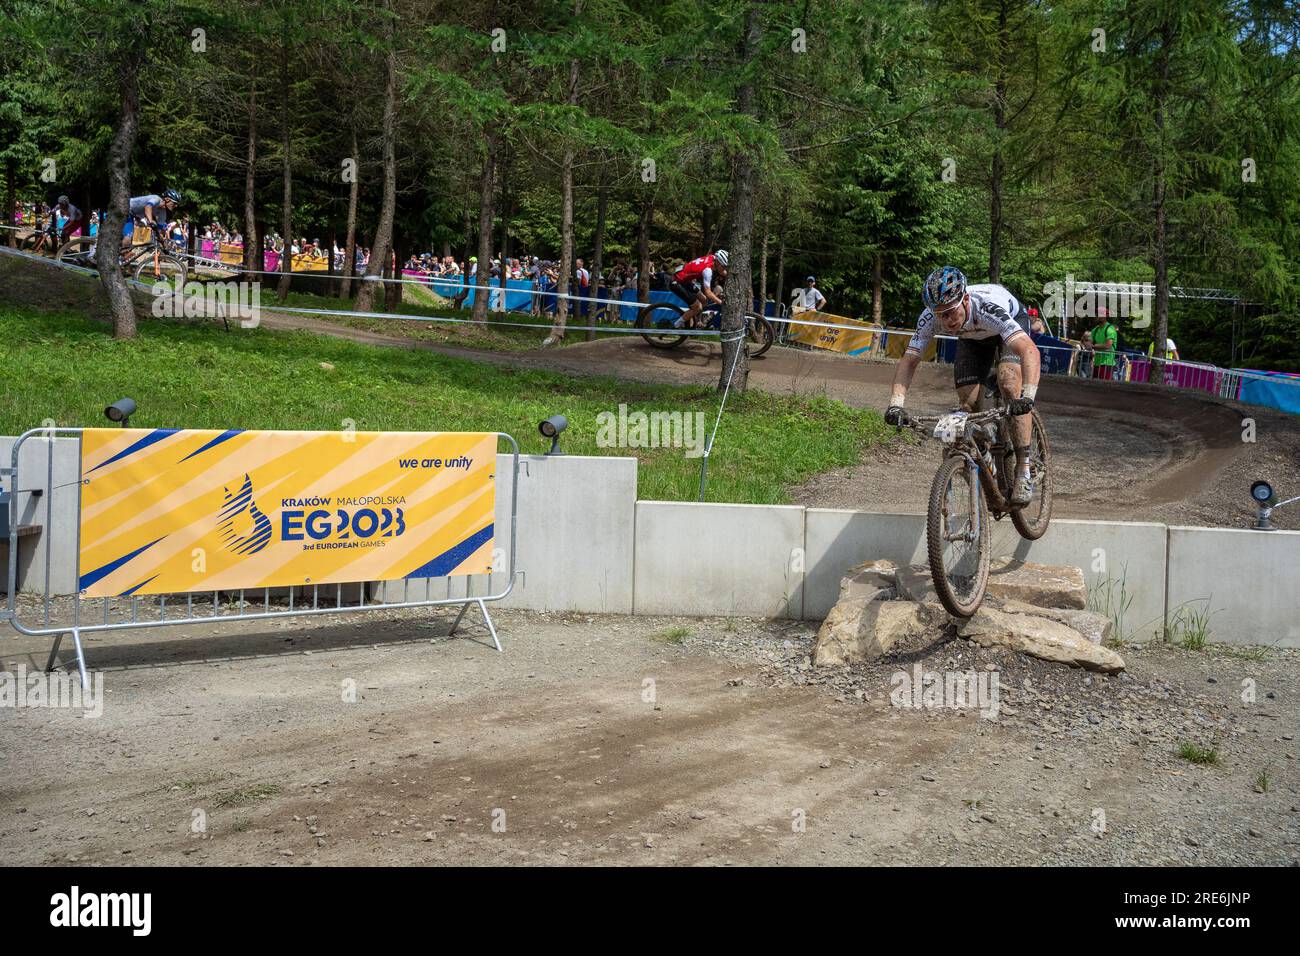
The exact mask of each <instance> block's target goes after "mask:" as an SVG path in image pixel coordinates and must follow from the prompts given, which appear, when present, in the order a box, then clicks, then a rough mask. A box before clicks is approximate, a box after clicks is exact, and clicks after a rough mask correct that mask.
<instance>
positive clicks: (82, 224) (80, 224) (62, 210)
mask: <svg viewBox="0 0 1300 956" xmlns="http://www.w3.org/2000/svg"><path fill="white" fill-rule="evenodd" d="M59 216H62V217H63V229H62V230H60V233H59V242H60V243H64V242H67V241H68V240H69V239H71V238H72V234H73V233H74V232H76V231H77V230H78V229H82V230H84V229H87V228H88V224H87V222H86V215H85V213H83V212H82V211H81V210H80V209H78V208H77V207H76V206H74V205H72V203H71V202H70V201H69V200H68V197H67V196H60V197H59V201H58V202H56V203H55V204H54V208H53V209H51V210H50V217H51V218H52V219H53V218H57V217H59Z"/></svg>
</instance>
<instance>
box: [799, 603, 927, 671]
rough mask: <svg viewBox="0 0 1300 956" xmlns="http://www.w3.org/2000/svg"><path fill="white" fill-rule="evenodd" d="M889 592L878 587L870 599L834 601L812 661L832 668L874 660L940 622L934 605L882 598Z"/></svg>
mask: <svg viewBox="0 0 1300 956" xmlns="http://www.w3.org/2000/svg"><path fill="white" fill-rule="evenodd" d="M889 593H890V592H889V591H885V590H881V591H878V592H877V593H876V595H875V596H873V597H871V598H865V599H863V598H849V599H846V600H843V601H839V602H838V603H836V605H835V606H834V607H833V608H831V613H830V614H828V615H827V616H826V620H825V621H823V622H822V626H821V630H819V631H818V632H817V643H816V645H815V646H814V647H813V654H812V659H813V663H814V664H816V665H817V666H818V667H831V666H835V665H841V664H851V663H853V662H855V661H869V660H874V659H875V658H877V657H880V656H881V655H882V654H886V653H888V652H889V651H890V649H891V648H893V646H894V645H895V644H897V643H898V642H899V641H901V640H904V639H907V638H911V637H916V636H918V635H920V634H923V633H924V632H925V631H927V630H929V629H930V628H931V627H932V626H935V625H937V624H939V623H941V621H942V619H943V616H942V614H940V613H936V611H935V608H934V607H933V606H926V605H924V604H914V603H912V602H911V601H889V600H885V599H884V598H886V597H887V596H888V595H889Z"/></svg>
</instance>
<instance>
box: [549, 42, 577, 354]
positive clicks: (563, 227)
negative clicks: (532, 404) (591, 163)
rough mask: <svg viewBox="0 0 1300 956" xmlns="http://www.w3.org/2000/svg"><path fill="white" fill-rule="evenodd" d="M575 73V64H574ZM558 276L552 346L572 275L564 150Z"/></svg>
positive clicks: (559, 335) (569, 185) (569, 178)
mask: <svg viewBox="0 0 1300 956" xmlns="http://www.w3.org/2000/svg"><path fill="white" fill-rule="evenodd" d="M574 71H575V72H576V71H577V62H576V61H575V62H574ZM560 192H561V196H562V198H561V201H560V275H559V278H558V281H557V283H556V285H557V290H556V291H557V292H558V293H559V295H558V296H556V302H555V324H554V325H553V326H552V327H551V334H550V335H548V336H547V337H546V343H545V344H547V345H554V344H555V343H557V342H559V341H561V340H562V339H563V338H564V326H565V323H566V322H567V321H568V318H569V299H568V294H569V287H570V283H569V279H570V277H571V276H572V275H573V150H571V149H565V151H564V163H563V166H562V167H561V170H560Z"/></svg>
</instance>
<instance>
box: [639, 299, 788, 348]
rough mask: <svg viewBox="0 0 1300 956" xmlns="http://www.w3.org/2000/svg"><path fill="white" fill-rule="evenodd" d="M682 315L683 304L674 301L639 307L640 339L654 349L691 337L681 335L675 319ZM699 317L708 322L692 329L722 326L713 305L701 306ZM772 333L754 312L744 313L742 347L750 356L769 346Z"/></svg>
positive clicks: (769, 326) (718, 309)
mask: <svg viewBox="0 0 1300 956" xmlns="http://www.w3.org/2000/svg"><path fill="white" fill-rule="evenodd" d="M685 314H686V309H685V307H683V306H680V305H677V304H676V303H675V302H651V303H650V304H649V305H645V306H642V307H641V311H639V312H638V313H637V316H636V327H637V328H638V329H644V330H646V331H643V332H642V333H641V338H643V339H645V340H646V342H647V343H648V344H650V345H652V346H654V347H655V348H657V349H675V348H677V347H678V346H679V345H681V344H682V343H683V342H685V341H686V340H687V339H688V338H691V337H692V336H689V335H683V334H682V326H680V325H676V324H675V323H676V322H677V320H678V319H680V318H681V317H682V316H683V315H685ZM699 315H700V316H707V317H708V322H707V323H706V324H705V325H703V326H696V328H704V329H712V330H714V331H721V329H722V309H721V308H720V307H716V306H715V307H713V308H710V309H704V310H702V311H701V312H700V313H699ZM774 339H775V335H774V333H773V332H772V324H771V323H770V322H768V321H767V319H766V318H765V317H763V316H761V315H759V314H758V313H757V312H746V313H745V348H746V350H747V351H748V352H749V355H750V358H757V357H758V356H760V355H762V354H763V353H764V352H766V351H767V350H768V349H770V348H771V347H772V342H773V341H774Z"/></svg>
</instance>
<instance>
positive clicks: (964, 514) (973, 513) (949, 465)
mask: <svg viewBox="0 0 1300 956" xmlns="http://www.w3.org/2000/svg"><path fill="white" fill-rule="evenodd" d="M989 523H990V522H989V513H988V505H987V504H986V503H985V501H984V493H983V490H982V489H981V488H980V482H979V478H978V476H977V473H976V471H975V469H974V468H969V467H967V464H966V460H965V459H964V458H962V457H960V456H957V455H954V456H953V457H950V458H945V459H944V460H943V464H941V465H940V466H939V471H938V472H937V473H936V474H935V476H934V484H933V485H931V487H930V504H929V507H928V508H927V509H926V521H925V537H926V549H927V552H928V555H929V558H930V576H931V577H932V578H933V579H934V589H935V591H936V592H937V593H938V595H939V600H940V602H942V604H943V606H944V607H945V608H946V609H947V610H948V613H949V614H952V615H953V616H954V617H970V616H971V615H972V614H974V613H975V612H976V611H978V610H979V607H980V604H982V603H983V601H984V589H985V587H986V586H987V585H988V580H989V558H990V555H989V550H990V547H991V545H990V544H989Z"/></svg>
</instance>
